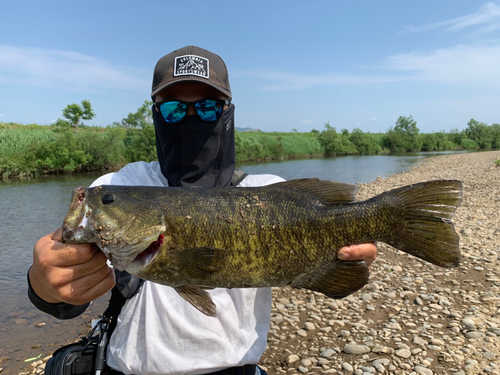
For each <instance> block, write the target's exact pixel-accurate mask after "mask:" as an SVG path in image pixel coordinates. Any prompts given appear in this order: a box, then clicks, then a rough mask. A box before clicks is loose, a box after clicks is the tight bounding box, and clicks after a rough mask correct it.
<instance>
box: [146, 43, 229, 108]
mask: <svg viewBox="0 0 500 375" xmlns="http://www.w3.org/2000/svg"><path fill="white" fill-rule="evenodd" d="M180 82H202V83H205V84H207V85H209V86H212V87H213V88H215V89H217V90H218V91H220V92H222V93H223V94H224V95H226V96H228V97H229V99H231V98H232V95H231V87H230V86H229V76H228V72H227V67H226V64H225V63H224V61H223V60H222V59H221V58H220V56H218V55H216V54H215V53H212V52H210V51H207V50H206V49H203V48H200V47H196V46H187V47H183V48H179V49H178V50H175V51H173V52H171V53H169V54H167V55H165V56H163V57H162V58H161V59H160V60H158V62H157V63H156V66H155V70H154V74H153V88H152V91H151V98H153V99H154V97H155V96H156V95H157V94H158V93H159V92H160V91H162V90H164V89H166V88H167V87H169V86H172V85H175V84H177V83H180Z"/></svg>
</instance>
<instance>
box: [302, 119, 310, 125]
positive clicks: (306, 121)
mask: <svg viewBox="0 0 500 375" xmlns="http://www.w3.org/2000/svg"><path fill="white" fill-rule="evenodd" d="M302 123H303V124H304V125H309V124H312V121H311V120H302Z"/></svg>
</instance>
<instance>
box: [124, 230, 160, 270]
mask: <svg viewBox="0 0 500 375" xmlns="http://www.w3.org/2000/svg"><path fill="white" fill-rule="evenodd" d="M164 238H165V237H164V236H163V234H161V233H160V235H158V238H157V239H156V240H155V241H153V242H152V243H151V244H150V245H149V246H148V247H147V248H146V249H145V250H144V251H142V252H141V253H140V254H139V255H137V256H136V257H135V259H134V260H133V261H132V263H133V264H134V266H137V265H141V266H142V267H145V266H147V265H148V264H149V263H151V261H152V260H153V258H154V257H155V255H156V254H157V253H158V251H159V250H160V248H161V245H163V239H164Z"/></svg>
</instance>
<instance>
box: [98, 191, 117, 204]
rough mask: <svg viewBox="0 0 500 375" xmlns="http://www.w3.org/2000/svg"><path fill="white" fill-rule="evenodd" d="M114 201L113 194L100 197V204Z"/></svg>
mask: <svg viewBox="0 0 500 375" xmlns="http://www.w3.org/2000/svg"><path fill="white" fill-rule="evenodd" d="M114 201H115V195H114V194H113V193H106V194H104V195H103V196H102V198H101V202H102V204H110V203H113V202H114Z"/></svg>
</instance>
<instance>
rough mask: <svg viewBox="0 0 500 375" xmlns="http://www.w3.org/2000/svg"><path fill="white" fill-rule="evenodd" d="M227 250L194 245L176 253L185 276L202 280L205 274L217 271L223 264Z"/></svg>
mask: <svg viewBox="0 0 500 375" xmlns="http://www.w3.org/2000/svg"><path fill="white" fill-rule="evenodd" d="M226 254H227V251H226V250H224V249H217V248H213V247H196V248H189V249H183V250H181V251H179V252H178V253H177V256H178V257H179V263H180V264H182V268H183V269H184V271H185V272H186V274H187V275H186V276H188V277H189V278H192V279H196V280H200V282H202V281H203V278H204V277H206V276H207V275H209V274H211V273H213V272H216V271H219V270H220V269H221V268H222V267H223V266H224V258H225V256H226Z"/></svg>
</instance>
